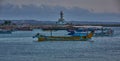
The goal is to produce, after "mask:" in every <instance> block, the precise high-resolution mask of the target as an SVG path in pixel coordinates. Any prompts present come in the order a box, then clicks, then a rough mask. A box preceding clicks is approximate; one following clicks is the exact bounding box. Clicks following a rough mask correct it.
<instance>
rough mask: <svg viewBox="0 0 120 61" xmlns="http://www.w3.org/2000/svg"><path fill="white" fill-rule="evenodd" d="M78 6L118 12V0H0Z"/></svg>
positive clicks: (100, 11)
mask: <svg viewBox="0 0 120 61" xmlns="http://www.w3.org/2000/svg"><path fill="white" fill-rule="evenodd" d="M8 3H9V4H13V5H18V6H19V7H21V6H22V5H30V4H33V5H36V6H41V5H49V6H62V7H65V8H72V7H80V8H84V9H88V10H89V11H91V12H94V13H106V12H107V13H120V0H0V4H8Z"/></svg>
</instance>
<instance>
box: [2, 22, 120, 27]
mask: <svg viewBox="0 0 120 61" xmlns="http://www.w3.org/2000/svg"><path fill="white" fill-rule="evenodd" d="M4 21H11V22H12V23H14V24H17V25H21V24H29V25H37V26H38V25H42V26H43V25H55V24H56V21H38V20H0V25H1V24H3V23H4ZM67 23H72V24H73V25H92V26H105V27H120V22H93V21H91V22H90V21H89V22H88V21H67Z"/></svg>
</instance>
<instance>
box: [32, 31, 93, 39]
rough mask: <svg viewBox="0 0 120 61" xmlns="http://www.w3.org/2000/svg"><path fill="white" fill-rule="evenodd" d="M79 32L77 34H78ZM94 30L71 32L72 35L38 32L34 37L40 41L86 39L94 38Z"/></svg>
mask: <svg viewBox="0 0 120 61" xmlns="http://www.w3.org/2000/svg"><path fill="white" fill-rule="evenodd" d="M76 34H77V35H76ZM93 34H94V31H91V32H90V33H87V34H83V33H74V34H69V35H70V36H45V35H41V34H39V33H38V34H36V35H35V36H34V37H37V38H38V41H86V40H89V39H91V38H92V36H93Z"/></svg>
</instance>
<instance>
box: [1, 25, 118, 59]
mask: <svg viewBox="0 0 120 61" xmlns="http://www.w3.org/2000/svg"><path fill="white" fill-rule="evenodd" d="M113 29H114V31H115V33H114V36H111V37H93V38H92V40H93V41H94V42H90V41H45V42H37V41H36V40H37V39H33V38H32V36H34V35H35V34H36V33H38V32H41V33H42V34H47V35H50V34H49V32H42V31H41V30H39V29H38V30H34V31H15V32H13V33H12V34H0V61H120V27H114V28H113ZM53 35H66V34H65V31H61V33H60V32H57V31H56V32H54V34H53Z"/></svg>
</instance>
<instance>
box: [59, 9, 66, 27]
mask: <svg viewBox="0 0 120 61" xmlns="http://www.w3.org/2000/svg"><path fill="white" fill-rule="evenodd" d="M63 15H64V13H63V11H61V12H60V18H59V19H58V22H57V24H58V25H64V24H66V22H65V20H64V16H63Z"/></svg>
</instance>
